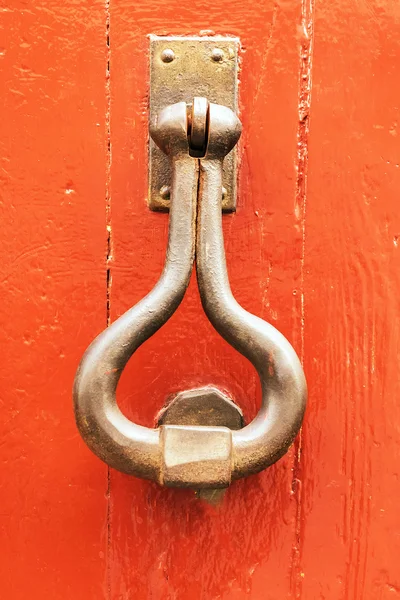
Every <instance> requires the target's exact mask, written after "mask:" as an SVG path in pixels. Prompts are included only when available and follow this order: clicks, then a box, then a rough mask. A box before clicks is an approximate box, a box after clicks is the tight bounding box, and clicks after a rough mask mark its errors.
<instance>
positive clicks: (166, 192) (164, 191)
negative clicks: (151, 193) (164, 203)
mask: <svg viewBox="0 0 400 600" xmlns="http://www.w3.org/2000/svg"><path fill="white" fill-rule="evenodd" d="M160 196H161V198H162V199H163V200H169V199H170V197H171V190H170V188H169V185H163V186H162V188H160Z"/></svg>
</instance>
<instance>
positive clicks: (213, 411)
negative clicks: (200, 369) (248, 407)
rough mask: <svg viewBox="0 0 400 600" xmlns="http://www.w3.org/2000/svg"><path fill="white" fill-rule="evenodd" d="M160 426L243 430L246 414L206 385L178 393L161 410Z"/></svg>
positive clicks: (213, 388) (222, 393)
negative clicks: (210, 426) (198, 426)
mask: <svg viewBox="0 0 400 600" xmlns="http://www.w3.org/2000/svg"><path fill="white" fill-rule="evenodd" d="M156 422H157V425H158V426H160V425H213V426H215V427H218V426H221V427H228V428H229V429H241V427H243V424H244V421H243V413H242V411H241V410H240V408H239V406H237V405H236V404H235V403H234V402H233V401H232V400H231V399H230V398H229V397H228V396H227V395H226V394H224V392H222V391H221V390H219V389H218V388H215V387H212V386H205V387H201V388H196V389H192V390H185V391H184V392H179V393H178V394H176V396H174V397H173V398H172V400H171V401H170V402H169V403H168V404H167V406H165V407H164V408H163V409H162V410H160V412H159V414H158V416H157V420H156Z"/></svg>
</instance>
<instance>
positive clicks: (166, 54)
mask: <svg viewBox="0 0 400 600" xmlns="http://www.w3.org/2000/svg"><path fill="white" fill-rule="evenodd" d="M174 58H175V52H174V51H173V50H171V48H165V50H163V51H162V52H161V60H162V61H163V62H165V63H170V62H172V61H173V60H174Z"/></svg>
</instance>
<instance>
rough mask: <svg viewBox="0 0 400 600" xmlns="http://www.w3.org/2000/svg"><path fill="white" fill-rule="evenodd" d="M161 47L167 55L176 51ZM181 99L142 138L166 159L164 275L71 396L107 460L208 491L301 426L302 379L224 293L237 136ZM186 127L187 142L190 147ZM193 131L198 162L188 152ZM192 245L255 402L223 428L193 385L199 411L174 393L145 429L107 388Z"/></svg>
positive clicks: (215, 116)
mask: <svg viewBox="0 0 400 600" xmlns="http://www.w3.org/2000/svg"><path fill="white" fill-rule="evenodd" d="M221 46H222V44H221ZM171 47H172V44H171ZM173 50H174V54H175V56H176V59H174V61H173V62H175V60H178V58H179V53H178V52H177V50H176V48H173ZM224 56H225V50H224ZM210 60H212V59H211V58H210ZM222 60H225V59H224V58H223V59H222ZM191 106H192V107H193V108H192V110H190V108H189V106H188V104H187V103H186V102H178V103H176V104H173V105H169V106H166V107H165V108H163V109H162V110H161V111H160V112H159V113H158V114H157V116H156V117H155V119H154V121H153V122H152V125H151V136H152V138H153V140H154V142H155V143H156V144H157V145H158V147H159V148H160V149H162V151H163V152H165V153H166V155H167V156H169V158H170V160H171V164H172V174H173V177H172V185H171V210H170V231H169V242H168V249H167V257H166V262H165V266H164V270H163V272H162V274H161V277H160V279H159V281H158V283H157V284H156V286H155V287H154V288H153V290H152V291H151V292H150V293H149V294H148V295H147V296H146V297H145V298H144V299H143V300H141V301H140V302H139V303H138V304H137V305H136V306H134V307H133V308H131V309H130V310H129V311H127V312H126V313H125V314H124V315H122V316H121V317H120V318H119V319H118V320H117V321H115V322H114V323H113V324H112V325H111V326H110V327H109V328H108V329H106V330H105V331H104V332H103V333H101V334H100V335H99V336H98V337H97V338H96V340H94V342H93V343H92V344H91V345H90V346H89V348H88V350H87V351H86V353H85V355H84V356H83V358H82V361H81V364H80V366H79V369H78V372H77V374H76V378H75V385H74V403H75V417H76V422H77V425H78V428H79V431H80V433H81V435H82V437H83V439H84V440H85V441H86V443H87V444H88V446H89V447H90V448H91V449H92V450H93V452H94V453H95V454H97V455H98V456H99V457H100V458H101V459H102V460H104V461H105V462H107V463H108V464H109V465H111V466H113V467H115V468H116V469H118V470H120V471H122V472H124V473H129V474H132V475H136V476H138V477H143V478H146V479H153V480H155V481H158V482H159V483H160V484H164V485H168V486H179V487H191V488H194V489H206V490H209V488H224V487H226V486H228V485H229V483H230V482H231V480H234V479H238V478H240V477H245V476H247V475H250V474H253V473H258V472H259V471H261V470H263V469H265V468H266V467H268V466H270V465H271V464H273V463H274V462H275V461H277V460H278V459H279V458H280V457H281V456H283V454H285V452H286V451H287V449H288V448H289V446H290V444H291V443H292V442H293V439H294V437H295V436H296V434H297V432H298V430H299V428H300V426H301V422H302V419H303V415H304V410H305V404H306V397H307V386H306V381H305V377H304V373H303V370H302V367H301V364H300V361H299V359H298V357H297V355H296V353H295V351H294V349H293V348H292V346H291V345H290V344H289V342H288V341H287V340H286V339H285V338H284V337H283V335H282V334H281V333H279V332H278V331H277V330H276V329H275V328H274V327H273V326H272V325H270V324H269V323H266V322H265V321H263V320H262V319H260V318H258V317H256V316H254V315H252V314H250V313H248V312H247V311H246V310H245V309H244V308H242V307H241V306H240V305H239V304H238V303H237V301H236V300H235V298H234V297H233V295H232V292H231V289H230V285H229V279H228V274H227V270H226V262H225V252H224V242H223V234H222V214H221V204H222V189H223V186H222V182H223V160H224V157H225V156H227V155H229V152H230V151H231V150H232V148H233V147H234V146H235V144H236V142H237V140H238V139H239V137H240V133H241V124H240V121H239V119H238V118H237V117H236V115H235V113H234V112H233V111H232V110H231V109H229V108H228V107H226V106H220V105H217V104H214V103H209V102H208V101H206V100H204V99H197V98H195V100H194V101H192V105H191ZM204 114H205V115H206V119H205V120H204ZM190 115H191V116H190ZM197 119H198V122H197ZM192 131H194V132H195V139H196V144H198V147H197V148H196V147H193V146H192V145H191V137H190V135H189V134H191V132H192ZM203 131H205V142H204V148H202V158H200V159H198V158H193V153H195V154H196V152H199V146H201V145H202V139H203V133H202V132H203ZM196 203H198V210H197V220H196ZM195 242H196V248H195V247H194V245H195ZM195 252H196V268H197V280H198V285H199V290H200V296H201V301H202V304H203V308H204V310H205V313H206V314H207V316H208V318H209V319H210V321H211V323H212V324H213V326H214V327H215V329H216V330H217V331H218V332H219V333H220V335H221V336H222V337H224V338H225V340H226V341H227V342H228V343H229V344H231V345H232V346H233V347H234V348H236V350H237V351H238V352H240V353H241V354H243V356H245V357H246V358H247V359H248V360H249V361H250V362H251V363H252V364H253V365H254V367H255V369H256V370H257V372H258V375H259V378H260V383H261V390H262V404H261V407H260V410H259V412H258V414H257V415H256V417H255V418H254V419H253V421H251V423H249V424H248V425H246V426H245V427H243V428H236V429H235V428H233V427H226V424H225V423H224V422H221V420H220V421H218V419H217V413H214V414H212V412H211V413H210V410H209V409H210V407H212V405H213V403H214V406H217V405H218V406H219V407H220V409H221V407H222V404H221V401H222V402H225V407H224V408H225V409H226V411H228V405H227V402H226V400H227V399H226V398H225V397H224V395H223V394H222V393H221V392H219V391H217V392H216V391H215V390H214V391H213V394H214V396H216V397H217V398H214V399H213V400H212V399H211V397H210V396H207V393H206V392H204V391H202V392H201V394H203V398H204V406H203V407H202V408H199V411H198V414H197V415H196V414H195V412H194V411H193V409H192V410H190V399H189V394H190V393H192V395H193V391H192V392H186V393H183V394H181V396H180V398H179V396H178V397H177V398H176V399H175V401H174V402H172V403H171V405H170V407H169V408H167V409H166V411H164V412H163V413H161V415H160V417H159V421H160V424H159V427H157V428H155V429H149V428H146V427H142V426H139V425H136V424H135V423H132V422H131V421H129V420H128V419H127V418H126V417H124V416H123V415H122V413H121V411H120V410H119V408H118V406H117V403H116V397H115V395H116V387H117V384H118V381H119V378H120V376H121V373H122V370H123V369H124V367H125V365H126V363H127V361H128V360H129V358H130V357H131V356H132V354H133V353H134V352H135V350H136V349H137V348H138V347H139V346H140V345H141V344H142V343H143V342H144V341H146V340H147V339H148V338H149V337H150V336H151V335H153V334H154V333H155V332H156V331H157V330H158V329H159V328H160V327H161V326H162V325H163V324H164V323H165V322H166V321H167V320H168V319H169V318H170V316H171V315H172V314H173V313H174V311H175V310H176V309H177V307H178V306H179V303H180V302H181V300H182V298H183V295H184V293H185V291H186V288H187V285H188V282H189V279H190V274H191V271H192V266H193V261H194V254H195ZM210 393H211V392H210ZM201 394H200V395H201ZM211 395H212V394H211ZM207 397H208V400H207ZM199 400H200V399H199ZM228 400H229V399H228ZM178 403H180V404H181V414H183V413H185V419H186V420H187V421H188V422H187V421H186V422H182V421H184V419H182V421H181V422H178V423H171V420H174V419H175V417H176V415H177V414H178V418H179V419H180V417H179V410H178V411H177V407H178ZM184 403H186V409H185V410H183V409H182V406H183V405H184ZM178 408H179V407H178ZM231 408H232V407H231ZM221 410H222V409H221ZM174 411H175V417H174V416H173V415H174ZM217 412H218V411H217ZM222 412H223V411H222ZM168 415H169V416H168ZM171 415H172V416H171ZM178 418H177V420H178ZM236 418H237V417H236ZM213 419H215V420H217V421H218V422H217V424H214V422H213Z"/></svg>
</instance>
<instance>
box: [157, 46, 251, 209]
mask: <svg viewBox="0 0 400 600" xmlns="http://www.w3.org/2000/svg"><path fill="white" fill-rule="evenodd" d="M238 52H239V39H238V38H235V37H223V36H213V37H200V36H197V37H177V36H165V37H159V36H155V35H151V36H150V122H153V121H154V119H155V118H156V115H157V114H158V113H159V111H160V110H161V109H163V108H164V107H165V106H168V105H170V104H175V103H176V102H185V103H186V104H189V103H190V102H192V99H193V97H195V96H203V97H205V98H207V99H208V101H209V102H214V103H215V104H221V105H223V106H227V107H228V108H230V109H231V110H233V112H234V113H237V109H238V106H237V104H238ZM236 170H237V152H236V149H233V151H232V152H231V153H230V154H229V155H228V156H227V157H226V159H225V161H224V170H223V183H222V186H223V189H222V210H223V211H224V212H232V211H234V210H235V209H236ZM171 176H172V171H171V163H170V160H169V159H168V157H167V156H166V155H165V154H164V152H163V151H162V150H160V148H159V147H158V146H157V145H156V144H155V142H154V141H153V140H152V139H150V140H149V191H148V203H149V207H150V208H151V210H158V211H167V210H169V205H170V190H171V181H172V179H171Z"/></svg>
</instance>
